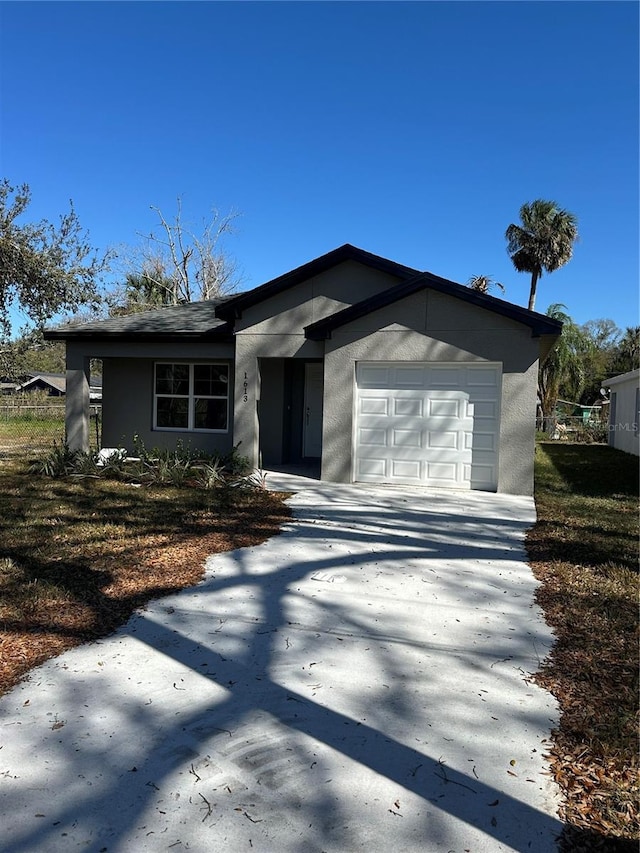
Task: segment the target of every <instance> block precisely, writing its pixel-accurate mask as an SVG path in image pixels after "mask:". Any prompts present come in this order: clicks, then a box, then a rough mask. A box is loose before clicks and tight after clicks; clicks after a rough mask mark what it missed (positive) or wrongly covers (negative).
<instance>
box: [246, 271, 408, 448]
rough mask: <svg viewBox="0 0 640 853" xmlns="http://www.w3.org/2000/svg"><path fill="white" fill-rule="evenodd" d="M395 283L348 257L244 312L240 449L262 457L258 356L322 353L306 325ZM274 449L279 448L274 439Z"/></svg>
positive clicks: (321, 344) (320, 344) (310, 356)
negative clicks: (343, 261)
mask: <svg viewBox="0 0 640 853" xmlns="http://www.w3.org/2000/svg"><path fill="white" fill-rule="evenodd" d="M397 283H398V279H397V278H396V277H395V276H391V275H388V274H386V273H381V272H378V271H377V270H373V269H371V268H369V267H366V266H363V265H362V264H359V263H356V262H354V261H346V262H345V263H343V264H339V265H338V266H337V267H334V268H333V269H332V270H329V271H327V272H325V273H322V274H321V275H318V276H315V277H314V278H311V279H309V281H306V282H303V283H302V284H299V285H297V286H296V287H293V288H291V289H289V290H286V291H284V292H283V293H280V294H277V295H276V296H273V297H271V298H270V299H266V300H264V302H261V303H260V304H258V305H255V306H252V307H251V308H247V309H245V310H244V311H243V315H242V317H241V318H240V319H239V320H237V322H236V327H235V331H236V368H235V419H234V433H233V443H234V444H238V443H240V453H242V455H243V456H248V457H249V459H250V460H251V462H252V464H254V465H257V464H258V461H259V446H258V435H259V429H258V420H259V418H258V410H259V407H260V406H261V400H260V393H261V384H260V368H259V362H258V360H259V359H261V358H266V359H269V358H273V359H284V358H300V359H318V358H320V359H321V358H323V356H324V342H322V341H309V340H307V339H306V338H305V337H304V327H305V326H308V325H310V324H311V323H313V322H315V321H316V320H320V319H322V318H323V317H326V316H327V314H330V313H333V312H335V311H338V310H340V308H343V307H345V306H346V305H351V304H352V303H353V302H358V301H360V300H362V299H365V298H367V297H369V296H373V295H374V294H376V293H379V292H381V291H383V290H386V289H388V288H389V287H392V286H393V285H394V284H397ZM274 417H275V415H274ZM269 440H270V441H271V439H269ZM271 449H275V446H274V445H273V444H272V445H270V450H271Z"/></svg>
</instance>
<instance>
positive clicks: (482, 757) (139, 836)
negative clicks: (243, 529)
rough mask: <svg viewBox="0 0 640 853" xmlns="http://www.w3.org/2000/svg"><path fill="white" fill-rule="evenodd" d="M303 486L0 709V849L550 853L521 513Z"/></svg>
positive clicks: (556, 827) (520, 502) (551, 828)
mask: <svg viewBox="0 0 640 853" xmlns="http://www.w3.org/2000/svg"><path fill="white" fill-rule="evenodd" d="M270 482H271V483H272V484H276V485H277V484H280V485H282V486H283V487H285V488H286V487H288V486H290V483H291V481H288V480H287V478H286V477H283V478H281V479H278V477H277V476H276V475H273V476H272V477H271V478H270ZM301 485H303V486H304V489H303V490H302V491H300V492H298V493H297V494H295V495H294V497H293V498H292V499H291V504H292V506H293V509H294V512H295V520H294V521H293V522H292V523H291V524H289V525H287V527H286V528H285V529H284V531H283V533H282V535H280V536H277V537H275V538H273V539H271V540H270V541H268V542H266V543H265V544H263V545H260V546H258V547H255V548H249V549H243V550H240V551H235V552H232V553H228V554H221V555H217V556H214V557H211V558H210V559H209V561H208V564H207V574H206V579H205V580H204V581H203V582H202V583H201V584H199V585H198V586H197V587H195V588H191V589H189V590H185V591H184V592H182V593H180V594H178V595H174V596H171V597H170V598H164V599H161V600H158V601H156V602H154V603H152V605H151V606H149V607H148V608H147V609H146V610H145V611H143V612H141V613H140V614H139V615H137V616H135V617H134V618H133V619H131V621H130V622H129V623H128V624H127V625H126V626H125V627H123V628H122V630H120V631H118V632H117V633H116V634H114V635H113V636H111V637H109V638H107V639H105V640H102V641H100V642H96V643H92V644H90V645H86V646H84V647H82V648H78V649H74V650H73V651H71V652H68V653H66V654H64V655H62V656H61V657H58V658H56V659H55V660H52V661H50V662H49V663H47V664H45V665H44V666H41V667H39V668H38V669H36V670H34V671H33V673H32V674H31V677H30V679H29V680H28V681H27V682H25V683H24V684H22V685H20V686H19V687H17V688H16V689H14V690H13V691H12V692H11V693H9V694H8V695H6V696H4V697H3V698H1V699H0V814H2V842H1V846H2V850H3V851H4V853H26V852H27V851H30V853H31V851H33V853H35V851H38V853H41V852H42V851H47V853H53V852H54V851H61V853H62V851H64V853H68V852H69V851H73V850H85V851H87V850H88V851H92V853H94V851H95V853H98V851H109V853H113V851H118V853H139V851H165V850H166V851H186V850H190V851H198V853H217V851H221V852H222V851H225V853H236V851H250V850H254V851H259V853H261V852H262V851H265V853H266V852H267V851H268V852H269V853H270V851H273V853H289V851H290V853H320V851H326V853H350V851H368V853H371V851H380V853H383V852H384V853H399V851H443V853H448V852H449V851H455V853H464V851H473V853H477V851H498V850H516V851H525V850H531V851H536V853H544V851H552V850H555V842H554V839H555V837H556V836H557V835H558V834H559V832H560V830H561V824H560V823H559V821H558V820H557V818H556V817H555V814H556V807H557V802H558V800H557V796H558V794H557V790H556V788H555V786H554V785H553V784H552V783H551V782H550V780H549V777H548V776H546V775H545V769H546V766H545V761H544V758H543V753H544V751H545V738H546V737H547V736H548V734H549V731H550V728H551V727H552V726H553V725H554V724H555V723H556V721H557V708H556V705H555V702H554V700H553V698H552V697H551V696H550V694H548V693H547V692H545V691H543V690H541V689H539V688H538V687H536V686H535V685H533V684H531V683H530V682H529V681H528V680H527V676H528V674H529V673H531V672H533V671H535V670H536V669H537V668H538V665H539V662H540V661H541V660H542V659H543V658H544V657H545V655H546V654H547V652H548V649H549V647H550V645H551V643H552V637H551V635H550V632H549V629H548V628H547V627H546V626H545V624H544V621H543V620H542V618H541V614H540V611H539V610H538V608H537V607H536V606H535V605H534V603H533V593H534V590H535V586H536V583H535V581H534V579H533V577H532V574H531V571H530V569H529V567H528V566H527V565H526V563H525V562H524V557H525V552H524V549H523V539H524V534H525V531H526V529H527V528H528V527H529V526H530V525H531V524H532V523H533V521H534V506H533V501H532V500H530V499H528V498H520V497H510V496H509V497H507V496H500V495H492V494H486V493H466V492H464V493H463V492H446V491H439V492H435V491H423V490H420V491H418V490H412V489H384V488H368V487H367V488H363V487H352V486H334V485H330V484H322V483H313V482H312V481H301Z"/></svg>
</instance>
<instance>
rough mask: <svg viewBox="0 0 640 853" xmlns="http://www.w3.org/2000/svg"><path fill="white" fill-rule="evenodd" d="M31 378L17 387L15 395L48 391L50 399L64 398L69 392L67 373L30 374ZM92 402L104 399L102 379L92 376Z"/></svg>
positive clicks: (90, 384)
mask: <svg viewBox="0 0 640 853" xmlns="http://www.w3.org/2000/svg"><path fill="white" fill-rule="evenodd" d="M27 375H28V376H29V377H30V378H29V379H27V380H26V381H25V382H22V383H20V384H19V385H16V386H15V393H17V394H28V393H30V392H31V391H46V392H47V394H48V395H49V397H64V396H65V394H66V392H67V376H66V374H65V373H30V374H27ZM89 396H90V398H91V402H92V403H95V402H100V400H101V398H102V379H101V378H100V377H96V376H92V377H91V379H90V383H89Z"/></svg>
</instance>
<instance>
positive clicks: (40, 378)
mask: <svg viewBox="0 0 640 853" xmlns="http://www.w3.org/2000/svg"><path fill="white" fill-rule="evenodd" d="M30 375H31V379H27V381H26V382H22V383H21V384H20V385H18V388H17V390H18V391H26V390H27V389H28V388H29V385H35V384H37V383H38V382H42V383H44V384H45V385H49V386H51V388H55V389H56V391H59V392H60V393H61V394H64V393H65V391H66V389H67V378H66V376H65V375H64V374H63V373H31V374H30Z"/></svg>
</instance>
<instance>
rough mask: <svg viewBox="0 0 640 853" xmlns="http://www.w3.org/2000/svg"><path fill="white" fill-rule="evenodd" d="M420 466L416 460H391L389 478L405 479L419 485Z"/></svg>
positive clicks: (420, 478) (420, 477) (420, 476)
mask: <svg viewBox="0 0 640 853" xmlns="http://www.w3.org/2000/svg"><path fill="white" fill-rule="evenodd" d="M421 469H422V466H421V463H420V462H418V461H416V460H406V459H392V460H391V477H393V478H394V479H401V478H404V479H407V480H412V481H415V482H416V483H420V481H421V480H422V470H421Z"/></svg>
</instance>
